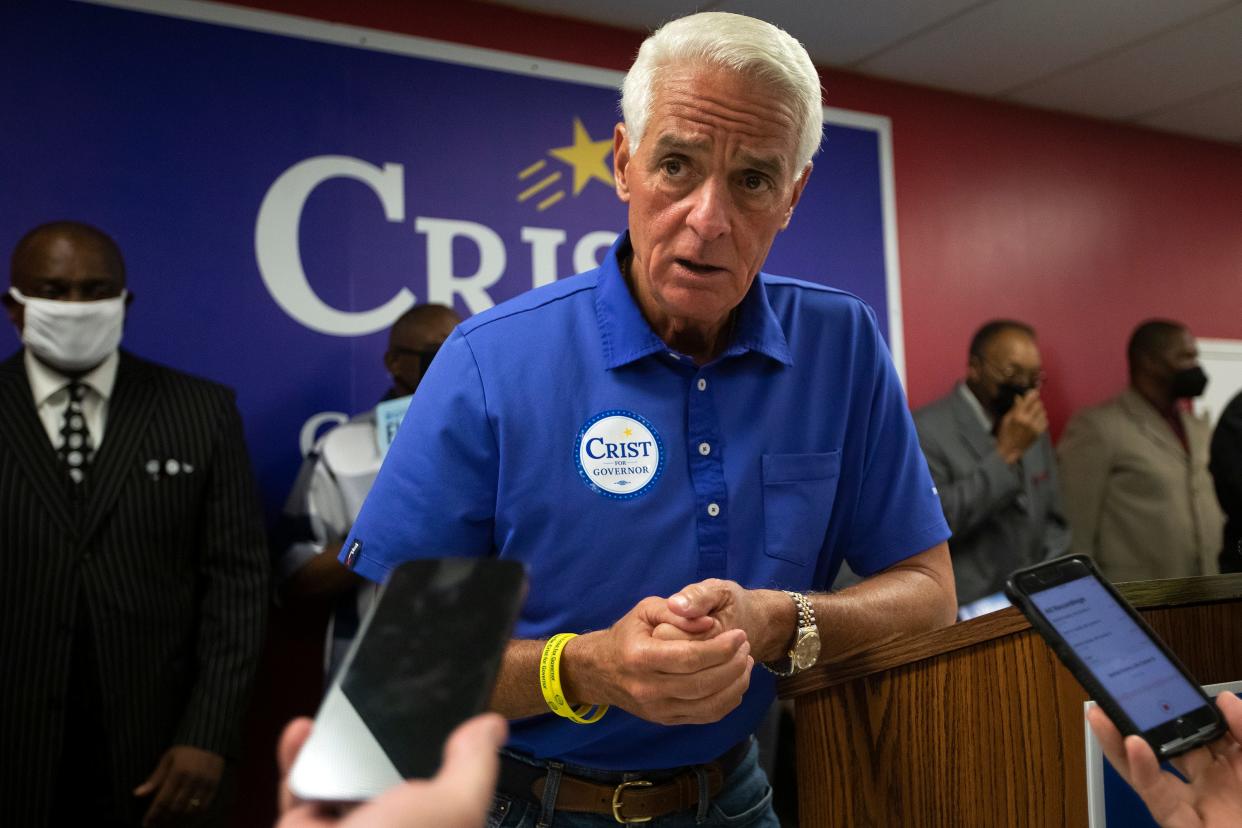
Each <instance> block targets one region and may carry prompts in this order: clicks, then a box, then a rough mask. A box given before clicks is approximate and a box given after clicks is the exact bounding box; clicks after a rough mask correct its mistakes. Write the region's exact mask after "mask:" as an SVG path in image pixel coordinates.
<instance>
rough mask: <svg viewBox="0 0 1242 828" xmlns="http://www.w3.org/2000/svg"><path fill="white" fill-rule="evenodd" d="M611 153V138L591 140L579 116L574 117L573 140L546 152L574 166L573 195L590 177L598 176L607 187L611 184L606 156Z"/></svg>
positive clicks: (576, 193) (578, 191)
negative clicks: (571, 142)
mask: <svg viewBox="0 0 1242 828" xmlns="http://www.w3.org/2000/svg"><path fill="white" fill-rule="evenodd" d="M611 153H612V138H604V139H603V140H601V141H592V140H591V136H590V135H589V134H588V133H587V131H586V127H584V126H583V125H582V119H581V118H577V117H575V118H574V142H573V144H571V145H570V146H568V147H557V148H556V149H553V150H548V154H549V155H551V156H553V157H555V158H559V159H560V160H562V161H564V162H565V163H566V164H568V165H570V166H571V167H573V168H574V195H578V193H580V192H582V188H583V187H585V186H586V185H587V183H588V182H590V180H591V179H592V178H598V179H599V180H600V181H602V182H604V183H605V184H607V185H608V186H609V187H611V186H613V184H612V172H611V171H610V170H609V169H608V163H607V161H608V157H609V155H611Z"/></svg>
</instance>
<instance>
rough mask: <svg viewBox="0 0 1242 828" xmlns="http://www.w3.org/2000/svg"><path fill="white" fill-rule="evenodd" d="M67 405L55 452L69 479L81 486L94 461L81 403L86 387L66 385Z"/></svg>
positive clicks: (80, 384) (89, 434) (72, 383)
mask: <svg viewBox="0 0 1242 828" xmlns="http://www.w3.org/2000/svg"><path fill="white" fill-rule="evenodd" d="M68 390H69V404H68V405H66V406H65V417H64V422H63V423H61V426H60V436H61V438H62V439H61V444H60V449H59V450H58V451H57V452H56V453H57V454H58V455H59V456H60V461H61V462H62V463H64V464H65V469H66V470H67V471H68V472H69V479H70V480H72V481H73V482H74V483H75V484H81V483H82V481H84V480H85V479H86V471H87V469H88V468H89V466H90V462H91V460H93V459H95V445H94V443H93V442H91V432H90V429H88V428H87V427H86V412H85V411H83V410H82V401H83V400H84V399H85V398H86V386H85V385H83V384H82V383H80V382H78V381H76V380H75V381H73V382H71V383H69V385H68Z"/></svg>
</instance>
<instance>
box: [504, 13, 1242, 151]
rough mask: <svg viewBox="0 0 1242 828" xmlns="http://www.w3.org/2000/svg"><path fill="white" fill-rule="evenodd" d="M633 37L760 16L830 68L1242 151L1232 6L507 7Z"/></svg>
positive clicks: (1237, 35)
mask: <svg viewBox="0 0 1242 828" xmlns="http://www.w3.org/2000/svg"><path fill="white" fill-rule="evenodd" d="M503 2H504V5H508V6H514V7H518V8H522V9H527V10H530V11H536V12H541V13H544V14H551V15H557V16H562V17H573V18H577V19H580V20H589V21H593V22H596V23H606V24H609V25H613V26H621V27H625V28H630V29H637V30H648V29H654V28H655V27H657V26H659V25H660V23H662V22H663V21H665V20H668V19H670V18H673V17H678V16H681V15H683V14H689V13H691V12H694V11H701V10H707V9H712V10H718V11H735V12H741V13H744V14H750V15H754V16H756V17H762V18H764V19H765V20H770V21H772V22H773V23H775V24H777V25H778V26H781V27H782V28H784V29H785V30H787V31H788V32H789V33H790V34H792V35H793V36H794V37H797V38H798V39H799V40H801V41H802V42H803V43H804V44H805V45H806V47H807V50H808V51H809V52H810V53H811V57H812V58H814V60H815V62H816V63H817V64H819V65H821V66H833V67H837V68H841V69H847V70H850V71H854V72H859V73H861V74H864V75H873V76H876V77H881V78H889V79H891V80H898V81H904V82H907V83H914V84H921V85H924V86H934V87H937V88H940V89H949V90H953V91H956V92H963V93H966V94H970V95H977V96H981V97H985V98H992V99H995V100H1000V101H1008V102H1011V103H1017V104H1026V105H1029V106H1037V107H1042V108H1046V109H1055V110H1061V111H1064V112H1073V113H1076V114H1080V115H1087V116H1090V117H1095V118H1105V119H1109V120H1115V121H1122V122H1126V123H1131V124H1136V125H1140V126H1146V127H1151V128H1153V129H1160V130H1166V131H1169V132H1179V133H1183V134H1187V135H1194V136H1198V137H1200V138H1208V139H1212V140H1216V141H1225V142H1231V143H1242V0H1227V1H1224V0H706V1H705V2H694V0H625V2H618V0H503Z"/></svg>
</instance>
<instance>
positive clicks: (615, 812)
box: [612, 779, 651, 825]
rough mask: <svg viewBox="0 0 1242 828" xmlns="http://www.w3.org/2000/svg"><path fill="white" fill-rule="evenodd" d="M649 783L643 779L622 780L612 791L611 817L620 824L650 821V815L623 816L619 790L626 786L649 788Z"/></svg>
mask: <svg viewBox="0 0 1242 828" xmlns="http://www.w3.org/2000/svg"><path fill="white" fill-rule="evenodd" d="M650 787H651V783H650V782H648V781H647V780H645V779H633V780H631V781H629V782H622V783H621V784H620V785H618V786H617V788H616V790H614V791H613V792H612V818H613V819H615V820H616V821H617V822H619V823H621V824H622V825H636V824H638V823H640V822H651V817H632V818H631V817H625V816H622V815H621V792H622V791H624V790H625V789H626V788H650Z"/></svg>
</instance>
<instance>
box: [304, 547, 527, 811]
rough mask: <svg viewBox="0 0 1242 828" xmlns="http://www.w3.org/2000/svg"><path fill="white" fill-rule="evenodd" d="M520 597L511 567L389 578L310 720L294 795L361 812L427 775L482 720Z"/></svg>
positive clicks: (456, 566) (435, 564)
mask: <svg viewBox="0 0 1242 828" xmlns="http://www.w3.org/2000/svg"><path fill="white" fill-rule="evenodd" d="M525 597H526V574H525V570H524V569H523V568H522V565H521V564H520V563H516V562H514V561H502V560H497V559H495V558H440V559H435V560H419V561H410V562H408V563H404V564H402V565H401V566H399V567H397V568H396V569H395V570H393V572H392V574H391V575H390V576H389V578H388V580H387V581H386V582H385V583H384V585H383V586H382V587H381V588H380V592H379V594H378V595H377V597H376V600H375V602H374V603H373V604H372V606H371V610H370V612H369V613H368V614H367V616H366V617H365V618H364V619H363V621H362V624H361V626H360V627H359V630H358V635H357V637H356V638H355V639H354V643H353V646H352V647H351V648H350V649H349V651H348V652H347V653H346V655H345V659H344V661H343V662H342V664H341V669H340V670H339V671H338V673H337V677H336V680H335V681H334V682H333V683H332V685H331V686H330V687H329V688H328V691H327V693H326V694H325V696H324V700H323V702H322V704H321V705H320V707H319V712H318V713H316V715H315V726H314V728H313V729H312V730H311V735H310V737H309V738H308V739H307V740H306V744H305V745H303V747H302V750H301V752H300V753H299V754H298V757H297V760H296V761H295V762H294V765H293V769H292V770H291V771H290V774H289V788H290V790H292V791H293V793H294V794H295V795H296V796H298V797H299V798H301V799H304V800H314V801H320V802H361V801H363V800H367V799H370V798H372V797H374V796H376V795H378V794H380V793H382V792H384V791H386V790H388V789H389V788H391V787H392V786H393V785H396V784H398V783H400V782H401V781H402V780H404V779H417V778H427V777H430V776H432V775H434V774H435V772H436V770H437V769H438V768H439V766H440V759H441V754H442V750H443V747H444V741H445V739H446V738H447V737H448V735H449V733H450V732H451V731H452V730H453V728H455V727H457V725H459V724H461V723H462V722H463V721H465V720H466V719H468V718H470V717H471V716H474V715H475V714H477V713H481V712H483V711H484V710H486V709H487V704H488V702H489V700H490V699H491V694H492V689H493V687H494V685H495V682H496V674H497V672H498V670H499V669H500V663H501V659H502V658H503V656H504V651H505V646H506V644H507V643H508V641H509V638H510V636H511V634H512V631H513V625H514V623H515V622H516V620H517V616H518V613H519V612H520V610H521V607H522V602H523V601H524V600H525Z"/></svg>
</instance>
